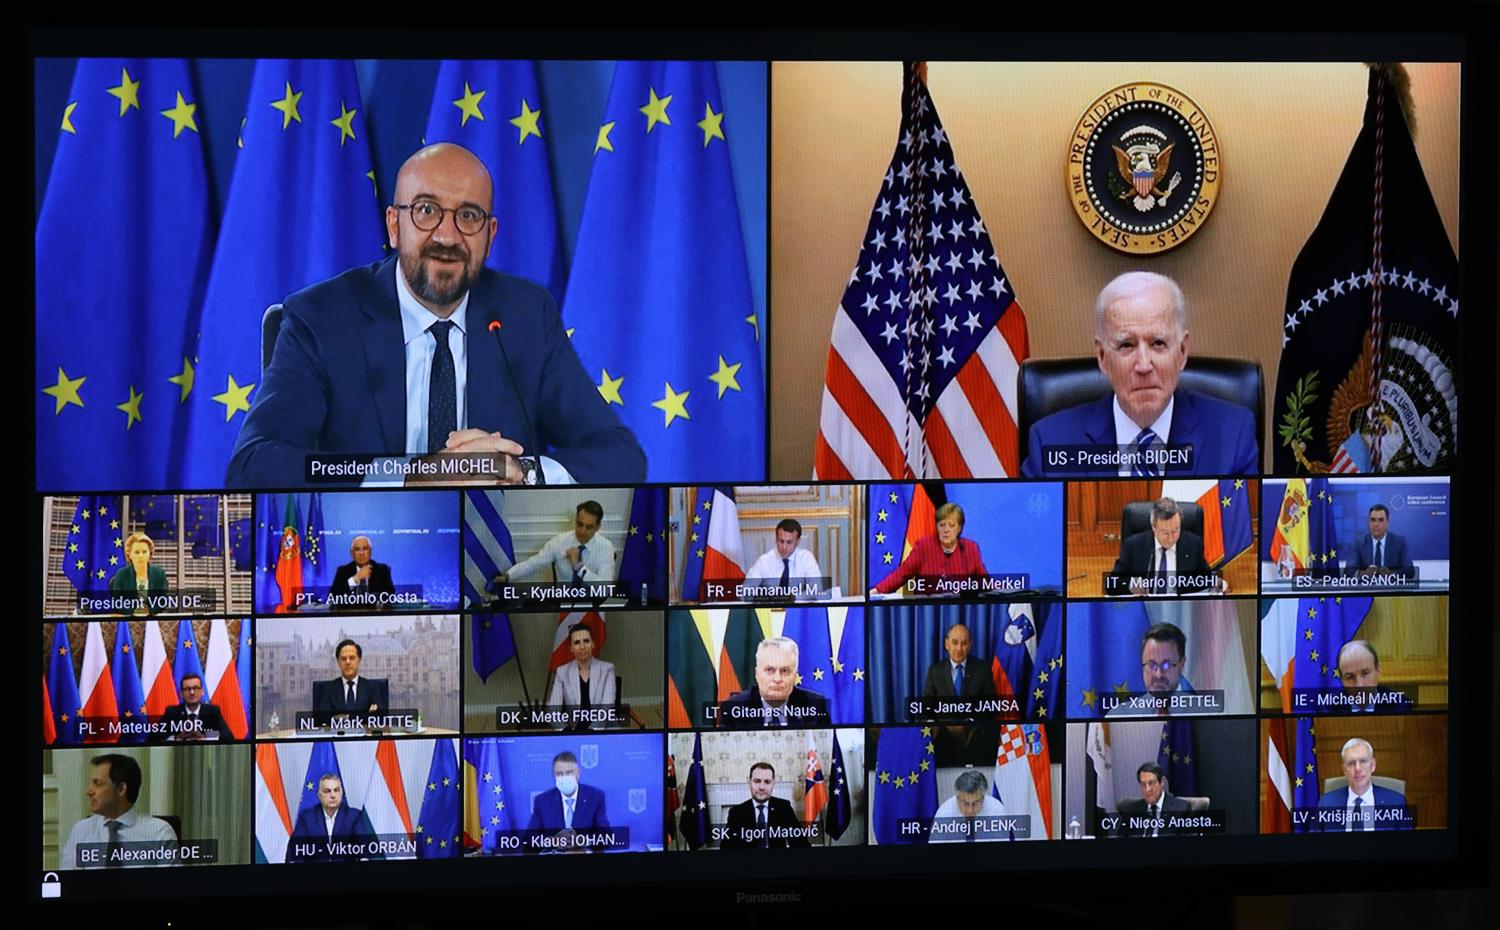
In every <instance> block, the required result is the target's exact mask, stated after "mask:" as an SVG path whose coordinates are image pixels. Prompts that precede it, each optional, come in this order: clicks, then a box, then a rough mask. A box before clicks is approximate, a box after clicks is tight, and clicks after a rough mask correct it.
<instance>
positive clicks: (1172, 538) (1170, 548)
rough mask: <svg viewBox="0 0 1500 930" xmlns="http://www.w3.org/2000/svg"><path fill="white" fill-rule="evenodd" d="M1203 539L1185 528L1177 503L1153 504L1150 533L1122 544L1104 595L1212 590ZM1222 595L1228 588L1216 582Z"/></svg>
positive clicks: (1185, 592)
mask: <svg viewBox="0 0 1500 930" xmlns="http://www.w3.org/2000/svg"><path fill="white" fill-rule="evenodd" d="M1208 574H1209V567H1208V560H1207V559H1206V558H1205V557H1204V555H1203V537H1202V536H1199V535H1198V534H1197V533H1192V532H1188V531H1187V530H1184V529H1183V528H1182V511H1181V510H1179V509H1178V507H1177V502H1176V501H1174V500H1172V499H1171V498H1170V497H1163V498H1161V499H1160V500H1158V501H1156V503H1154V504H1152V505H1151V530H1150V532H1146V533H1135V534H1133V535H1131V536H1128V537H1126V538H1125V539H1123V540H1121V542H1120V556H1119V558H1118V559H1116V560H1115V567H1114V568H1113V569H1111V570H1110V574H1109V575H1107V576H1105V579H1104V593H1105V594H1107V595H1121V594H1188V593H1191V592H1193V591H1202V590H1205V589H1207V588H1209V587H1211V585H1210V584H1208V583H1206V579H1205V578H1204V576H1206V575H1208ZM1217 586H1218V588H1219V591H1220V593H1224V594H1227V593H1229V585H1228V584H1227V583H1226V582H1225V581H1224V580H1223V579H1222V578H1221V579H1217Z"/></svg>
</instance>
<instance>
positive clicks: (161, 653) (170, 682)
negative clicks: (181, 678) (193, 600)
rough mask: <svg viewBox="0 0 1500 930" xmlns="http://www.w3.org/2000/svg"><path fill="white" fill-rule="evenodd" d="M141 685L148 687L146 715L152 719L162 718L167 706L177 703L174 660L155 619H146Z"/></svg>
mask: <svg viewBox="0 0 1500 930" xmlns="http://www.w3.org/2000/svg"><path fill="white" fill-rule="evenodd" d="M173 626H174V627H175V626H176V624H175V623H173ZM141 686H142V687H144V688H145V689H146V716H147V717H149V718H150V719H152V720H159V719H161V715H162V714H165V713H166V712H167V708H168V707H171V706H172V705H173V704H176V703H177V698H178V694H177V681H176V680H175V679H174V678H173V677H172V662H171V660H170V659H168V658H167V645H166V643H165V642H163V641H162V638H161V624H160V623H158V622H156V621H155V620H148V621H146V632H145V642H144V644H143V646H142V648H141Z"/></svg>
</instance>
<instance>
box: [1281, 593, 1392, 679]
mask: <svg viewBox="0 0 1500 930" xmlns="http://www.w3.org/2000/svg"><path fill="white" fill-rule="evenodd" d="M1371 602H1372V598H1368V597H1337V596H1332V595H1330V596H1328V597H1304V598H1299V599H1298V601H1297V640H1296V642H1297V653H1296V656H1295V658H1293V659H1292V688H1293V689H1298V688H1316V689H1321V690H1327V689H1329V688H1338V687H1340V684H1339V663H1338V654H1339V649H1340V648H1342V647H1343V645H1344V644H1345V643H1347V642H1348V641H1349V640H1351V639H1353V638H1354V634H1355V632H1356V631H1357V630H1358V629H1359V626H1360V624H1362V623H1364V622H1365V614H1367V613H1369V612H1370V604H1371Z"/></svg>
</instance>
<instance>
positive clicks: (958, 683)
mask: <svg viewBox="0 0 1500 930" xmlns="http://www.w3.org/2000/svg"><path fill="white" fill-rule="evenodd" d="M953 693H954V695H955V696H960V695H962V694H963V693H964V667H963V666H962V665H955V666H953Z"/></svg>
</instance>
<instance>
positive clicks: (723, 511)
mask: <svg viewBox="0 0 1500 930" xmlns="http://www.w3.org/2000/svg"><path fill="white" fill-rule="evenodd" d="M694 500H695V503H694V505H693V508H692V510H693V515H692V517H691V518H689V520H688V524H689V525H688V526H686V527H683V531H682V535H683V536H684V537H685V539H686V540H687V549H686V551H685V552H684V553H683V565H684V566H685V568H684V570H683V577H682V599H683V600H685V601H694V602H697V603H701V602H703V601H704V600H706V598H705V597H704V582H705V581H712V582H714V583H715V584H725V585H733V584H735V583H736V582H740V581H744V580H745V556H744V552H743V549H742V547H741V543H740V514H739V510H738V508H737V507H736V506H735V503H734V488H731V487H715V488H698V489H696V493H695V495H694Z"/></svg>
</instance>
